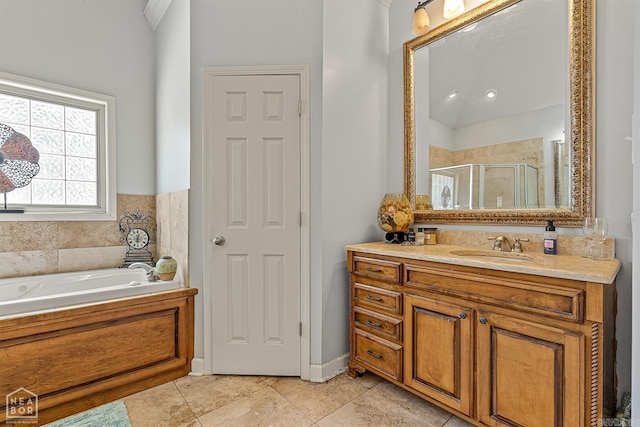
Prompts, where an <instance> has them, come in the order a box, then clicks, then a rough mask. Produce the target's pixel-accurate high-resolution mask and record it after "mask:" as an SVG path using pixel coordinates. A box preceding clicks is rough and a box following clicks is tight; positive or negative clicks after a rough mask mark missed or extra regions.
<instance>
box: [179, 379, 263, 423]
mask: <svg viewBox="0 0 640 427" xmlns="http://www.w3.org/2000/svg"><path fill="white" fill-rule="evenodd" d="M175 384H176V386H177V387H178V390H180V393H182V395H183V396H184V398H185V400H186V401H187V403H189V406H190V407H191V409H192V410H193V412H194V413H195V414H196V415H197V416H200V415H203V414H206V413H207V412H211V411H213V410H215V409H218V408H220V407H221V406H224V405H228V404H229V403H231V402H233V401H235V400H238V399H240V398H241V397H245V396H248V395H249V394H251V393H253V392H255V391H258V390H260V389H263V388H265V387H267V384H266V383H265V382H264V381H263V380H262V378H260V377H257V376H256V377H253V376H233V375H203V376H199V377H196V376H187V377H182V378H179V379H177V380H176V381H175Z"/></svg>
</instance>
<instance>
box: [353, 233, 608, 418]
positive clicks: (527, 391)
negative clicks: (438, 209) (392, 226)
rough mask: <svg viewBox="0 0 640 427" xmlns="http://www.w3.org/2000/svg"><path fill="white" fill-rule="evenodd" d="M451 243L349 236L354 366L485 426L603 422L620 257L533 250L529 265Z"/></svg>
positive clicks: (360, 370) (606, 401) (356, 370)
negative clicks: (470, 254) (358, 240)
mask: <svg viewBox="0 0 640 427" xmlns="http://www.w3.org/2000/svg"><path fill="white" fill-rule="evenodd" d="M452 248H454V249H456V248H455V247H449V248H447V247H445V245H440V247H439V248H426V247H399V246H397V245H385V244H381V243H371V244H361V245H349V246H347V248H346V249H347V266H348V269H349V273H350V298H351V314H350V322H349V327H350V340H351V342H350V345H351V348H350V350H351V353H350V359H349V374H350V375H351V376H352V377H355V376H357V375H360V374H362V373H364V372H365V371H371V372H374V373H376V374H378V375H380V376H381V377H383V378H386V379H387V380H389V381H391V382H393V383H394V384H396V385H398V386H400V387H402V388H404V389H407V390H409V391H411V392H412V393H414V394H416V395H418V396H420V397H422V398H423V399H425V400H428V401H429V402H432V403H434V404H436V405H438V406H440V407H442V408H444V409H446V410H448V411H449V412H451V413H453V414H455V415H457V416H459V417H461V418H463V419H465V420H467V421H469V422H471V423H473V424H475V425H478V426H526V427H538V426H539V427H550V426H558V427H559V426H565V427H576V426H598V425H602V419H603V417H605V416H606V415H607V414H608V410H613V409H615V392H616V390H615V386H616V384H615V382H616V381H615V307H616V303H615V296H616V293H615V284H614V279H615V276H616V274H617V272H618V270H619V268H620V262H619V261H618V260H615V259H613V260H607V261H593V260H586V259H580V258H579V257H571V256H564V258H566V259H559V258H557V257H560V256H546V258H545V256H544V255H540V256H538V255H534V256H533V258H534V260H533V261H531V262H528V263H527V265H528V266H527V267H526V268H525V270H527V271H528V273H522V272H518V269H519V268H520V267H518V266H519V264H518V262H514V261H511V262H509V263H507V262H506V261H505V264H506V266H505V267H504V269H503V268H502V267H501V265H502V264H501V262H500V261H495V260H490V261H487V262H484V261H478V260H475V259H474V260H467V259H463V260H458V259H457V258H456V257H447V255H446V251H450V250H451V249H452ZM457 249H459V248H457ZM550 257H551V258H550ZM433 260H436V261H433ZM554 263H555V264H554ZM565 263H566V265H571V264H572V263H574V264H575V265H577V267H575V268H576V274H575V277H574V278H569V277H568V276H569V272H568V268H564V270H563V268H561V266H564V265H565ZM584 263H587V264H584ZM589 263H593V265H591V264H589ZM589 266H592V268H591V269H589V268H588V267H589ZM556 267H557V268H558V271H556V270H554V268H556ZM585 268H586V270H588V271H587V272H586V273H585V270H584V269H585ZM536 269H537V270H536ZM534 271H535V272H537V273H539V274H532V273H531V272H534ZM585 274H586V275H587V276H588V279H587V278H586V277H583V276H584V275H585ZM557 276H561V277H557Z"/></svg>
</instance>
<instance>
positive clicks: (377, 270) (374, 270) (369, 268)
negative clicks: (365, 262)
mask: <svg viewBox="0 0 640 427" xmlns="http://www.w3.org/2000/svg"><path fill="white" fill-rule="evenodd" d="M367 271H369V272H371V273H382V272H383V271H382V270H381V269H379V268H373V267H367Z"/></svg>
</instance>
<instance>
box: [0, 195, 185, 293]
mask: <svg viewBox="0 0 640 427" xmlns="http://www.w3.org/2000/svg"><path fill="white" fill-rule="evenodd" d="M163 200H170V203H169V204H170V208H169V209H166V208H164V206H163ZM156 206H159V207H161V210H160V211H157V210H156ZM136 208H139V209H140V210H141V211H142V212H144V213H145V214H147V213H148V214H150V215H151V216H153V217H155V218H156V220H157V223H158V232H157V234H156V235H152V236H151V237H152V240H153V241H154V242H158V243H157V244H151V245H150V250H151V252H153V254H154V256H155V258H156V259H158V256H162V255H168V254H170V255H172V256H174V257H175V258H176V260H177V261H178V263H179V267H178V270H179V274H178V278H179V279H180V280H182V281H183V282H184V283H188V275H187V274H186V271H187V270H188V265H187V259H188V251H187V248H188V237H187V236H188V233H187V230H188V223H187V219H188V190H182V191H178V192H175V193H170V194H163V195H159V196H140V195H125V194H119V195H118V218H120V217H121V216H122V215H123V214H124V213H125V212H132V211H134V210H135V209H136ZM121 237H122V234H121V233H120V231H119V229H118V220H114V221H42V222H26V221H19V222H13V221H4V222H0V277H16V276H29V275H35V274H47V273H59V272H65V271H83V270H92V269H97V268H111V267H119V266H120V265H121V264H122V261H123V259H124V256H125V254H126V252H127V246H126V243H124V242H123V241H121Z"/></svg>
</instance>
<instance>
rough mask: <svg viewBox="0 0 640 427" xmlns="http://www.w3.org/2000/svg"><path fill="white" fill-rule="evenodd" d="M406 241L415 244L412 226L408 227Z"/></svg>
mask: <svg viewBox="0 0 640 427" xmlns="http://www.w3.org/2000/svg"><path fill="white" fill-rule="evenodd" d="M407 241H408V243H409V244H410V245H415V243H416V233H415V232H414V231H413V228H410V229H409V232H408V233H407Z"/></svg>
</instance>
